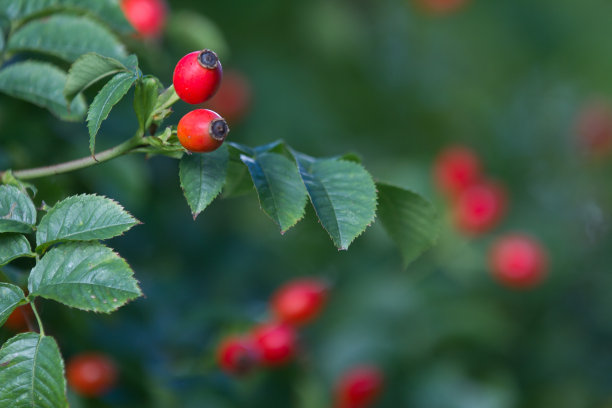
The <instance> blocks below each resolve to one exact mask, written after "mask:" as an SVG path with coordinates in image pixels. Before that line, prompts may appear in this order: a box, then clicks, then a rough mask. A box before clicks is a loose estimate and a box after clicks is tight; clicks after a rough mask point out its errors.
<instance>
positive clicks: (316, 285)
mask: <svg viewBox="0 0 612 408" xmlns="http://www.w3.org/2000/svg"><path fill="white" fill-rule="evenodd" d="M326 299H327V286H326V285H325V284H324V283H323V282H321V281H319V280H316V279H298V280H294V281H291V282H289V283H287V284H285V285H284V286H282V287H281V288H280V289H279V290H278V291H277V292H276V293H275V294H274V295H273V297H272V301H271V309H272V313H273V315H274V320H273V321H272V322H269V323H266V324H263V325H261V326H258V327H256V328H255V329H254V330H253V331H252V332H251V333H249V334H248V335H246V336H241V337H238V336H232V337H229V338H227V339H225V340H224V341H223V342H222V343H221V345H220V346H219V349H218V353H217V354H218V355H217V357H218V361H219V365H220V366H221V368H222V369H223V370H224V371H226V372H228V373H231V374H244V373H246V372H248V371H250V370H251V369H253V368H254V367H255V366H257V365H262V366H267V367H271V366H278V365H282V364H285V363H287V362H289V361H290V360H291V359H292V358H293V357H294V356H295V353H296V351H297V337H298V336H297V331H296V328H297V327H299V326H302V325H304V324H306V323H308V322H310V321H312V320H313V319H314V318H316V317H317V316H318V315H319V313H320V312H321V310H322V308H323V306H324V304H325V301H326Z"/></svg>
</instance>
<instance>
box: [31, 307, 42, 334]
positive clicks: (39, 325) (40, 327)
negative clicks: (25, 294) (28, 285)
mask: <svg viewBox="0 0 612 408" xmlns="http://www.w3.org/2000/svg"><path fill="white" fill-rule="evenodd" d="M30 306H32V311H33V312H34V316H35V317H36V321H37V322H38V328H39V330H40V335H41V336H44V335H45V328H44V327H43V324H42V320H40V316H39V314H38V310H36V306H35V305H34V299H32V300H30Z"/></svg>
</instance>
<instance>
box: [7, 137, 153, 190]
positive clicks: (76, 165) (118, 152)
mask: <svg viewBox="0 0 612 408" xmlns="http://www.w3.org/2000/svg"><path fill="white" fill-rule="evenodd" d="M141 146H144V143H143V142H142V138H141V137H140V136H139V135H137V136H134V137H133V138H131V139H129V140H127V141H125V142H123V143H121V144H119V145H117V146H115V147H112V148H110V149H108V150H104V151H103V152H100V153H98V154H96V155H95V156H87V157H82V158H80V159H76V160H71V161H67V162H64V163H59V164H54V165H51V166H44V167H36V168H33V169H26V170H17V171H14V172H13V175H14V176H15V177H16V178H18V179H21V180H29V179H34V178H38V177H46V176H52V175H56V174H61V173H67V172H70V171H74V170H79V169H84V168H86V167H90V166H94V165H96V164H99V163H103V162H105V161H108V160H111V159H114V158H115V157H119V156H123V155H125V154H128V153H131V152H132V151H133V150H135V149H137V148H138V147H141ZM3 175H4V172H0V178H2V176H3Z"/></svg>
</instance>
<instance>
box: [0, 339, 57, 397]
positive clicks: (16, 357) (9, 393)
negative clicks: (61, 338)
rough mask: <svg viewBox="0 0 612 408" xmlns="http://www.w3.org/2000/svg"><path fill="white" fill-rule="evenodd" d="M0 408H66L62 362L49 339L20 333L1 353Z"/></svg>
mask: <svg viewBox="0 0 612 408" xmlns="http://www.w3.org/2000/svg"><path fill="white" fill-rule="evenodd" d="M0 406H2V407H7V408H8V407H11V408H68V402H67V400H66V383H65V380H64V361H63V360H62V356H61V355H60V351H59V348H58V347H57V343H56V342H55V340H54V339H53V338H52V337H48V336H41V335H39V334H38V333H23V334H18V335H17V336H15V337H13V338H11V339H9V340H8V341H7V342H6V343H4V346H2V349H0Z"/></svg>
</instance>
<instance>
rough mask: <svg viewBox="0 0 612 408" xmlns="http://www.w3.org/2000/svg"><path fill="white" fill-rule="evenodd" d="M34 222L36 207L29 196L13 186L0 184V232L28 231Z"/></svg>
mask: <svg viewBox="0 0 612 408" xmlns="http://www.w3.org/2000/svg"><path fill="white" fill-rule="evenodd" d="M35 224H36V208H35V207H34V203H33V202H32V200H30V197H29V196H28V195H27V194H26V193H24V192H23V191H21V190H19V189H18V188H17V187H13V186H0V232H23V233H29V232H32V230H33V229H34V225H35Z"/></svg>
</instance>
